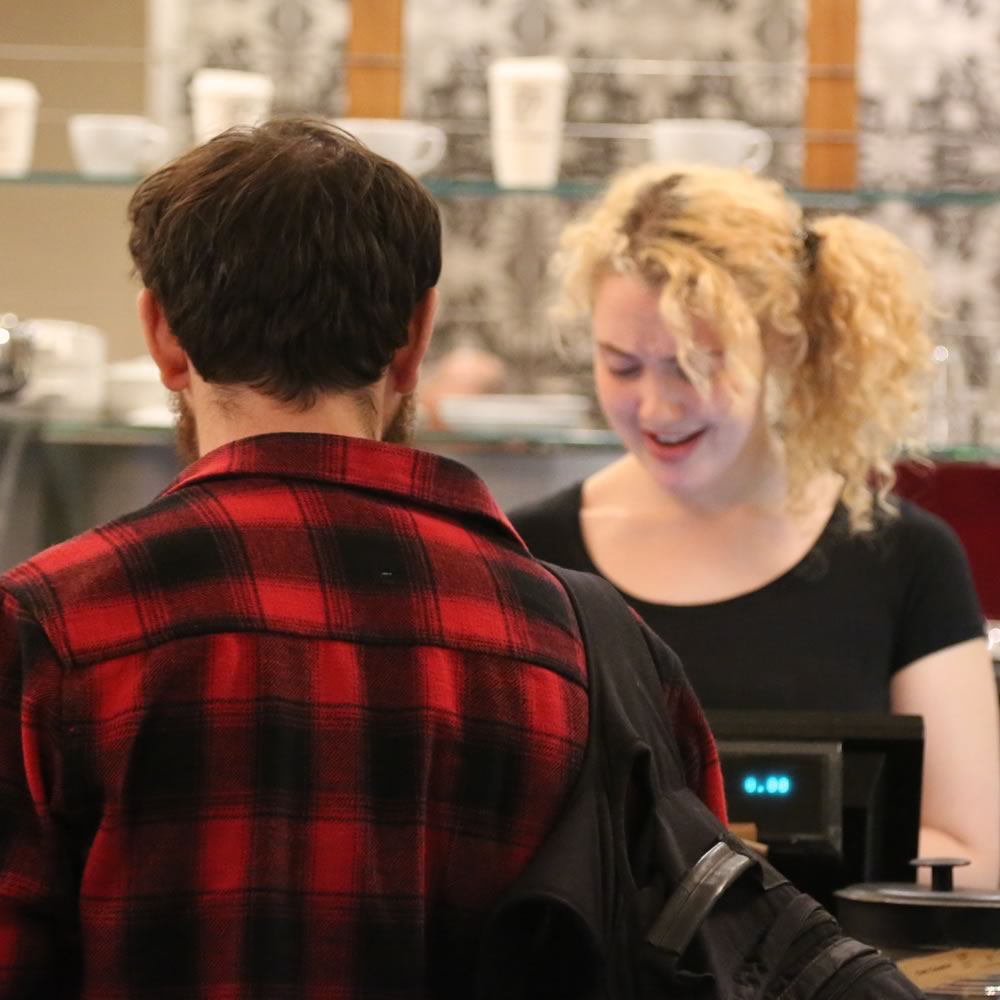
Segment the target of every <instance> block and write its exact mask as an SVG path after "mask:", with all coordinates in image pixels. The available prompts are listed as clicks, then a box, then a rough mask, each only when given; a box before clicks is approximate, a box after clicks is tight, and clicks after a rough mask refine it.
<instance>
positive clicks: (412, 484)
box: [161, 433, 517, 538]
mask: <svg viewBox="0 0 1000 1000" xmlns="http://www.w3.org/2000/svg"><path fill="white" fill-rule="evenodd" d="M247 476H261V477H267V478H274V479H288V480H300V481H304V482H313V483H317V482H325V483H331V484H338V485H342V486H350V487H356V488H358V489H364V490H374V491H378V492H381V493H386V494H389V495H392V496H395V497H398V498H399V499H400V501H401V502H402V503H404V504H412V503H414V502H416V503H420V504H423V505H426V506H429V507H436V508H438V509H441V510H443V511H446V512H449V513H451V514H455V513H456V512H457V513H463V514H469V515H475V516H479V517H486V518H489V519H490V520H492V521H495V522H497V523H498V524H499V525H500V526H501V527H502V528H503V529H504V530H505V531H506V532H507V533H508V534H510V535H511V536H512V538H517V534H516V533H515V532H514V529H513V528H512V527H511V526H510V522H509V521H508V520H507V518H506V516H505V515H504V513H503V511H501V510H500V508H499V507H498V506H497V503H496V501H495V500H494V499H493V496H492V495H491V494H490V491H489V490H488V489H487V487H486V484H485V483H484V482H483V481H482V480H481V479H480V478H479V477H478V476H477V475H476V474H475V473H474V472H473V471H472V470H471V469H468V468H466V466H464V465H462V464H461V463H459V462H455V461H452V460H451V459H449V458H444V457H442V456H440V455H432V454H431V453H429V452H426V451H420V450H418V449H416V448H412V447H410V446H408V445H398V444H386V443H385V442H382V441H371V440H368V439H365V438H356V437H346V436H343V435H339V434H291V433H280V434H261V435H257V436H254V437H247V438H241V439H240V440H238V441H234V442H232V443H231V444H227V445H223V446H222V447H220V448H216V449H215V450H214V451H211V452H209V453H208V454H207V455H203V456H202V457H201V458H199V459H198V460H197V461H195V462H192V463H191V465H189V466H188V467H187V468H186V469H184V471H183V472H181V474H180V475H179V476H178V477H177V478H176V479H175V480H174V481H173V482H172V483H171V484H170V485H169V486H167V488H166V489H165V490H164V491H163V493H162V494H161V495H162V496H167V495H170V494H172V493H177V492H178V491H180V490H183V489H186V488H187V487H189V486H194V485H197V484H200V483H204V482H206V481H208V480H218V479H225V478H229V477H240V478H245V477H247Z"/></svg>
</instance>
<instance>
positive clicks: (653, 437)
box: [642, 427, 707, 462]
mask: <svg viewBox="0 0 1000 1000" xmlns="http://www.w3.org/2000/svg"><path fill="white" fill-rule="evenodd" d="M706 430H707V428H705V427H699V428H698V429H697V430H694V431H684V432H681V433H676V434H653V433H651V432H650V431H643V432H642V436H643V438H644V439H645V441H646V449H647V450H648V451H649V452H650V454H651V455H652V456H653V457H654V458H657V459H659V460H660V461H666V462H679V461H682V460H683V459H685V458H687V457H688V456H689V455H690V454H691V452H693V451H694V450H695V448H697V447H698V442H699V441H700V440H701V439H702V437H703V436H704V434H705V433H706Z"/></svg>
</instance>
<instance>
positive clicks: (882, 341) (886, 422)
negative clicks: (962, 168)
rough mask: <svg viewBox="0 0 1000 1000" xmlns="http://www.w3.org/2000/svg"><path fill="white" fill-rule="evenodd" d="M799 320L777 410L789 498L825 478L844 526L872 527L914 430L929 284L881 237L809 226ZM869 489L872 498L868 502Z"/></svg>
mask: <svg viewBox="0 0 1000 1000" xmlns="http://www.w3.org/2000/svg"><path fill="white" fill-rule="evenodd" d="M810 228H811V230H812V232H813V233H814V234H815V236H814V243H813V247H812V253H811V255H810V259H809V261H808V270H809V274H808V277H807V280H806V283H805V285H804V287H803V294H802V304H801V315H802V325H803V327H804V329H805V331H806V350H805V352H804V354H803V356H802V359H801V361H800V363H799V364H798V365H797V366H796V368H795V370H794V371H793V372H791V373H790V376H791V377H790V378H789V380H788V385H787V389H786V393H785V399H784V406H783V408H782V413H783V416H782V420H783V431H784V440H785V448H786V454H787V458H788V468H789V473H790V476H791V477H792V480H793V481H792V482H791V483H790V488H791V490H792V492H793V494H796V493H801V491H802V490H803V489H804V487H805V485H806V484H807V483H808V482H809V481H811V480H812V478H813V477H815V476H816V475H818V474H820V473H822V472H825V471H830V470H832V471H833V472H836V473H837V474H839V475H840V476H841V477H842V478H843V480H844V489H843V500H844V503H845V505H846V506H847V509H848V512H849V514H850V521H851V526H852V528H853V529H855V530H863V529H865V528H867V527H869V526H870V525H871V516H872V508H873V505H874V501H875V500H876V499H877V500H878V501H879V502H880V503H883V504H884V500H885V496H886V494H887V493H888V491H889V490H890V489H891V487H892V484H893V481H894V476H893V468H892V460H893V458H894V457H895V456H896V454H897V451H898V449H899V447H900V446H901V445H902V444H903V443H904V442H905V441H906V440H907V437H908V435H910V434H912V432H913V429H914V420H915V416H916V413H917V411H918V409H919V407H920V402H921V388H922V383H923V381H924V378H925V374H926V372H927V370H928V368H929V366H930V351H931V344H930V341H929V339H928V337H927V334H926V328H927V323H928V319H929V317H930V314H931V304H930V298H929V279H928V276H927V274H926V272H925V270H924V268H923V266H922V265H921V263H920V262H919V260H918V259H917V258H916V257H915V256H914V255H913V254H912V253H911V252H910V251H909V250H908V249H907V248H906V247H905V246H904V245H903V244H902V243H901V242H900V241H899V240H898V239H896V238H895V237H894V236H892V235H891V234H890V233H888V232H887V231H886V230H884V229H881V228H880V227H878V226H874V225H872V224H870V223H867V222H863V221H861V220H860V219H855V218H851V217H849V216H843V215H836V216H829V217H827V218H823V219H818V220H815V221H814V222H813V223H812V224H811V227H810ZM873 489H874V495H873Z"/></svg>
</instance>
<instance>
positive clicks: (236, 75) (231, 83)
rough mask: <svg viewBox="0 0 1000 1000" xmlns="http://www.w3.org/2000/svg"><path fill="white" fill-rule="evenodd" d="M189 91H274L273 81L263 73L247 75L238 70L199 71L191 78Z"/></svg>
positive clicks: (255, 92) (269, 92) (256, 92)
mask: <svg viewBox="0 0 1000 1000" xmlns="http://www.w3.org/2000/svg"><path fill="white" fill-rule="evenodd" d="M191 90H192V91H196V92H197V91H202V90H204V91H213V90H224V91H225V92H226V93H234V92H237V93H244V94H254V95H256V94H271V93H272V92H273V91H274V81H273V80H271V78H270V77H269V76H265V75H264V74H263V73H247V72H244V71H243V70H238V69H200V70H198V71H197V72H196V73H195V74H194V76H193V77H192V78H191Z"/></svg>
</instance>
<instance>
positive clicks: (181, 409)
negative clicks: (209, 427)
mask: <svg viewBox="0 0 1000 1000" xmlns="http://www.w3.org/2000/svg"><path fill="white" fill-rule="evenodd" d="M170 404H171V405H170V408H171V409H172V410H173V411H174V413H175V414H176V416H177V424H176V426H175V429H174V433H175V435H176V437H177V457H178V458H179V459H180V460H181V464H182V465H185V466H187V465H190V464H191V463H192V462H193V461H195V459H197V458H198V457H199V454H200V452H199V451H198V421H197V420H196V419H195V415H194V411H193V410H192V409H191V407H190V406H189V405H188V402H187V400H186V399H185V398H184V397H183V396H182V395H181V394H180V393H179V392H175V393H174V394H173V395H172V396H171V397H170Z"/></svg>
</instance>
